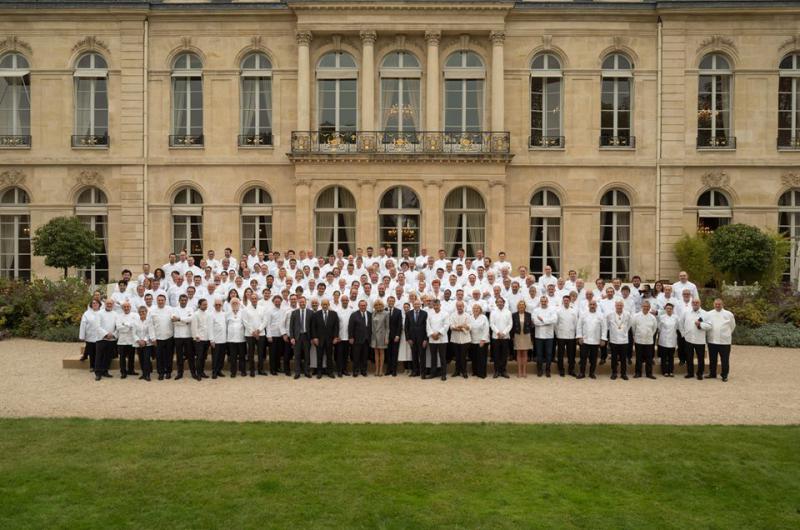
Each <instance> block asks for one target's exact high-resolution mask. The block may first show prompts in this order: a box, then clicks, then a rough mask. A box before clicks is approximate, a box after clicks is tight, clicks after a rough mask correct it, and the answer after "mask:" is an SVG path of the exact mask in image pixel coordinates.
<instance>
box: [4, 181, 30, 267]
mask: <svg viewBox="0 0 800 530" xmlns="http://www.w3.org/2000/svg"><path fill="white" fill-rule="evenodd" d="M29 203H30V199H29V198H28V194H27V193H25V190H23V189H22V188H8V189H7V190H5V191H4V192H3V193H2V194H0V276H2V277H3V278H17V279H20V280H30V279H31V215H30V210H29V209H28V204H29Z"/></svg>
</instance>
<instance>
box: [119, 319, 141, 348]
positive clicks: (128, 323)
mask: <svg viewBox="0 0 800 530" xmlns="http://www.w3.org/2000/svg"><path fill="white" fill-rule="evenodd" d="M134 320H140V319H139V315H138V314H136V313H133V312H130V313H128V314H127V315H126V314H125V313H119V314H117V346H133V345H134V338H133V327H134V324H135V322H134Z"/></svg>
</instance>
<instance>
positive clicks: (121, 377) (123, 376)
mask: <svg viewBox="0 0 800 530" xmlns="http://www.w3.org/2000/svg"><path fill="white" fill-rule="evenodd" d="M127 377H128V374H126V373H124V372H123V373H122V374H121V375H120V376H119V378H120V379H125V378H127Z"/></svg>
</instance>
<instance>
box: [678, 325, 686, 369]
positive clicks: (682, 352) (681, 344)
mask: <svg viewBox="0 0 800 530" xmlns="http://www.w3.org/2000/svg"><path fill="white" fill-rule="evenodd" d="M678 360H679V361H680V362H682V363H685V362H686V339H684V338H683V335H681V332H680V331H679V332H678Z"/></svg>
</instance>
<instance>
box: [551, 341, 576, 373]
mask: <svg viewBox="0 0 800 530" xmlns="http://www.w3.org/2000/svg"><path fill="white" fill-rule="evenodd" d="M577 343H578V341H577V340H576V339H556V351H557V353H558V355H557V360H556V362H557V364H558V373H560V374H561V375H564V354H566V355H567V373H568V374H570V375H575V348H576V346H577Z"/></svg>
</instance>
